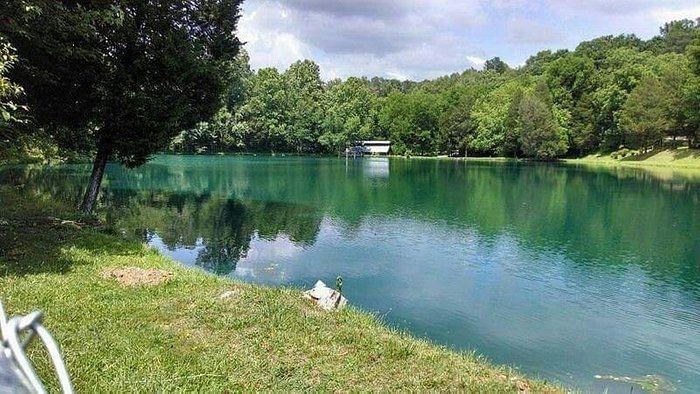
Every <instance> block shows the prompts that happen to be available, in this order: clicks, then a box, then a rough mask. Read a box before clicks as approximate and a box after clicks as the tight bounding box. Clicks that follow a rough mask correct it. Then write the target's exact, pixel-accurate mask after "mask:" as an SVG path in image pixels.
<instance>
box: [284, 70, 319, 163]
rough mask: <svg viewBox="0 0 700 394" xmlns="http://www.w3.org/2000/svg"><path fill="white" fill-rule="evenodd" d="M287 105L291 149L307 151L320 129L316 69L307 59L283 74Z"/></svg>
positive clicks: (317, 72)
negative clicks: (287, 95) (287, 99)
mask: <svg viewBox="0 0 700 394" xmlns="http://www.w3.org/2000/svg"><path fill="white" fill-rule="evenodd" d="M284 78H285V80H286V84H287V89H288V90H289V100H290V101H291V102H290V122H291V130H290V138H291V140H290V141H289V143H290V145H291V148H293V149H295V150H296V151H297V152H298V153H301V152H303V151H304V150H305V149H308V150H310V148H311V147H313V146H314V145H315V143H316V141H317V140H318V136H319V135H320V126H321V95H322V94H323V83H322V82H321V76H320V68H319V67H318V65H317V64H316V63H314V62H313V61H311V60H304V61H297V62H295V63H294V64H292V65H291V66H290V67H289V69H288V70H287V71H286V72H285V73H284Z"/></svg>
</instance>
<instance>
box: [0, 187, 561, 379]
mask: <svg viewBox="0 0 700 394" xmlns="http://www.w3.org/2000/svg"><path fill="white" fill-rule="evenodd" d="M0 201H1V202H2V206H3V208H2V210H0V298H2V299H3V301H4V302H5V305H6V307H7V309H8V311H9V313H10V314H13V315H14V314H25V313H28V312H30V311H32V310H35V309H40V310H43V311H45V312H46V319H45V324H46V326H47V327H48V328H49V330H51V331H52V333H53V334H54V336H55V337H56V338H57V340H58V341H59V343H60V345H61V347H62V348H63V352H64V355H65V358H66V362H67V364H68V368H69V370H70V372H71V374H72V377H73V380H74V384H75V386H76V388H77V389H78V390H80V391H98V392H99V391H112V392H113V391H134V390H138V391H161V390H162V391H173V390H178V391H195V390H197V391H201V390H206V391H223V390H227V389H228V390H241V389H248V390H264V389H274V390H307V389H317V390H398V389H401V390H408V389H412V390H423V389H439V390H447V389H451V390H468V391H489V392H492V391H493V392H514V391H518V389H521V390H522V389H527V388H529V389H531V390H533V391H556V390H557V388H555V387H552V386H548V385H546V384H545V383H543V382H540V381H532V380H526V379H525V378H523V377H522V376H520V375H519V374H517V373H515V372H514V371H512V370H510V369H508V368H505V367H495V366H492V365H490V364H488V363H487V362H486V361H485V360H484V359H483V358H481V357H479V356H476V355H474V354H458V353H455V352H452V351H449V350H447V349H444V348H441V347H438V346H435V345H432V344H430V343H427V342H425V341H421V340H416V339H414V338H412V337H410V336H408V335H406V334H403V333H400V332H396V331H394V330H390V329H388V328H386V327H385V326H383V325H382V324H381V322H380V321H379V320H378V319H377V318H375V317H373V316H371V315H369V314H366V313H363V312H360V311H358V310H355V309H353V308H350V309H347V310H345V311H342V312H338V313H330V314H329V313H324V312H322V311H320V310H319V309H317V308H316V307H315V306H314V305H312V304H311V303H310V302H309V301H307V300H304V299H302V298H301V296H300V291H299V290H296V289H288V288H269V287H261V286H254V285H247V284H242V283H238V282H233V281H230V280H226V279H222V278H217V277H215V276H212V275H207V274H204V273H202V272H199V271H197V270H191V269H186V268H183V267H181V266H179V265H178V264H177V263H175V262H174V261H172V260H169V259H167V258H164V257H162V256H160V255H159V254H158V253H156V252H155V251H152V250H150V249H148V248H146V247H145V246H144V245H143V244H141V243H138V242H134V241H130V240H127V239H124V238H122V237H120V236H117V235H112V234H109V233H108V232H107V231H106V230H103V229H100V228H99V225H98V224H94V223H93V224H89V223H88V224H86V223H81V222H78V223H77V224H76V223H75V222H70V221H65V220H67V219H72V220H78V219H79V218H78V217H76V216H75V214H74V213H73V211H72V210H70V209H67V208H66V207H65V206H63V205H61V204H60V203H57V202H55V201H52V200H49V199H40V198H38V197H34V196H30V195H27V194H25V192H23V191H21V190H20V189H19V188H14V187H13V188H10V187H4V186H0ZM57 218H60V219H57ZM114 267H140V268H146V269H160V270H164V271H167V272H169V273H172V274H173V276H172V278H171V279H170V280H169V281H167V282H164V283H160V284H157V285H151V286H146V285H142V286H136V287H129V286H122V285H120V284H119V283H118V282H117V281H116V280H114V279H110V278H105V277H104V273H105V269H107V268H114ZM225 292H231V293H229V295H230V296H229V297H227V298H225V299H221V298H220V296H221V295H222V294H223V293H225ZM30 353H31V357H32V358H33V359H34V361H35V362H36V363H37V365H38V368H39V370H40V373H41V375H42V376H43V377H44V379H45V381H50V382H53V381H54V379H53V376H52V374H51V372H50V368H49V366H48V362H47V360H46V358H44V357H43V356H42V352H39V351H37V349H36V348H32V349H31V352H30ZM52 384H53V383H52Z"/></svg>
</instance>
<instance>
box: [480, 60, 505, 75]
mask: <svg viewBox="0 0 700 394" xmlns="http://www.w3.org/2000/svg"><path fill="white" fill-rule="evenodd" d="M484 70H486V71H495V72H497V73H499V74H503V73H504V72H506V71H508V70H510V67H508V64H506V62H504V61H503V60H501V58H500V57H498V56H496V57H494V58H493V59H489V60H487V61H486V63H484Z"/></svg>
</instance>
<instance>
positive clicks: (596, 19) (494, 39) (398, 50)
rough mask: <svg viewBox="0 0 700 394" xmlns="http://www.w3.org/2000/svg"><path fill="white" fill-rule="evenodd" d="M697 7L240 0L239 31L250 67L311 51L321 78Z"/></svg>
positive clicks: (698, 8) (510, 47)
mask: <svg viewBox="0 0 700 394" xmlns="http://www.w3.org/2000/svg"><path fill="white" fill-rule="evenodd" d="M698 17H700V2H698V1H697V0H692V1H690V0H491V1H486V0H375V1H372V0H247V1H245V2H244V4H243V15H242V17H241V20H240V24H239V36H240V38H241V39H242V40H243V41H244V42H246V44H245V48H246V50H247V51H248V53H249V55H250V62H251V66H252V67H253V68H254V69H259V68H262V67H270V66H272V67H277V68H278V69H280V70H285V69H286V68H288V67H289V65H290V64H291V63H293V62H294V61H296V60H303V59H311V60H314V61H315V62H316V63H318V64H319V66H320V68H321V77H322V78H323V79H324V80H330V79H333V78H347V77H349V76H368V77H372V76H382V77H387V78H397V79H401V80H403V79H412V80H422V79H431V78H435V77H438V76H441V75H447V74H451V73H454V72H461V71H463V70H466V69H468V68H470V67H473V68H476V69H479V68H481V67H482V66H483V63H484V61H485V59H490V58H493V57H495V56H499V57H501V59H503V60H505V61H506V62H507V63H508V64H510V65H511V66H519V65H522V64H523V63H524V62H525V60H526V59H527V58H528V57H529V56H531V55H534V54H536V53H537V52H538V51H540V50H543V49H560V48H569V49H573V48H575V47H576V45H577V44H578V43H579V42H581V41H584V40H589V39H592V38H595V37H599V36H602V35H607V34H621V33H634V34H636V35H637V36H639V37H641V38H644V39H647V38H650V37H652V36H654V35H656V34H658V31H659V27H660V26H661V25H663V23H664V22H666V21H670V20H674V19H682V18H690V19H695V18H698Z"/></svg>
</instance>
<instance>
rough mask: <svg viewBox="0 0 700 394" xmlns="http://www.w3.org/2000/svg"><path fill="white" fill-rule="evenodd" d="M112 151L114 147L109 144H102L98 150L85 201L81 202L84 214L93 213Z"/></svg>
mask: <svg viewBox="0 0 700 394" xmlns="http://www.w3.org/2000/svg"><path fill="white" fill-rule="evenodd" d="M111 153H112V148H111V147H110V146H109V145H108V144H105V143H101V144H100V147H99V149H98V150H97V155H96V156H95V161H94V162H93V163H92V174H90V181H89V182H88V186H87V189H86V190H85V196H84V197H83V203H82V204H80V210H81V211H82V212H83V213H84V214H89V213H91V212H92V209H93V208H94V207H95V202H96V201H97V195H98V194H99V192H100V185H101V184H102V176H103V175H104V173H105V166H106V165H107V159H108V158H109V155H110V154H111Z"/></svg>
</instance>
